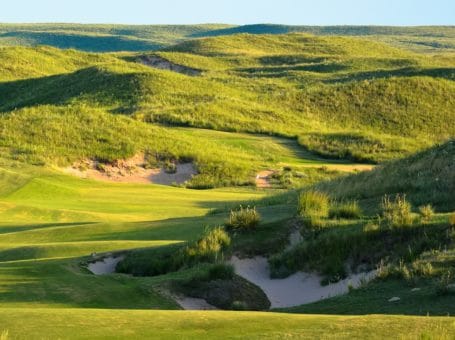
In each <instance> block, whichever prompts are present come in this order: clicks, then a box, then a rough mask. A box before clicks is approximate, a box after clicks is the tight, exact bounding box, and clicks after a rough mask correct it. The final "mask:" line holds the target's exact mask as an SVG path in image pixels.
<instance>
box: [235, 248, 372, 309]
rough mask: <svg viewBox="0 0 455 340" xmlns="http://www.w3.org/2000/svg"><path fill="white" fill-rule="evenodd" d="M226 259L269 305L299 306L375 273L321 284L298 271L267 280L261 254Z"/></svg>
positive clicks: (314, 276)
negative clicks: (256, 287)
mask: <svg viewBox="0 0 455 340" xmlns="http://www.w3.org/2000/svg"><path fill="white" fill-rule="evenodd" d="M229 262H230V263H231V264H232V265H233V266H234V268H235V271H236V273H237V274H238V275H240V276H242V277H243V278H245V279H247V280H248V281H250V282H252V283H254V284H256V285H257V286H259V287H260V288H261V289H262V290H263V291H264V293H265V294H266V295H267V297H268V299H269V300H270V302H271V304H272V306H271V308H284V307H293V306H299V305H303V304H306V303H311V302H315V301H319V300H323V299H327V298H330V297H333V296H337V295H342V294H346V293H348V292H349V287H353V288H357V287H359V286H360V285H361V284H362V283H363V282H367V281H369V280H371V279H373V278H374V277H375V275H376V271H372V272H369V273H361V274H355V275H352V276H350V277H348V278H347V279H345V280H342V281H339V282H337V283H333V284H330V285H327V286H321V284H320V282H321V279H322V278H321V277H320V276H319V275H317V274H314V273H304V272H298V273H295V274H293V275H291V276H289V277H287V278H285V279H271V278H270V269H269V264H268V261H267V259H266V258H265V257H261V256H258V257H254V258H249V259H239V258H238V257H235V256H234V257H232V259H231V260H230V261H229Z"/></svg>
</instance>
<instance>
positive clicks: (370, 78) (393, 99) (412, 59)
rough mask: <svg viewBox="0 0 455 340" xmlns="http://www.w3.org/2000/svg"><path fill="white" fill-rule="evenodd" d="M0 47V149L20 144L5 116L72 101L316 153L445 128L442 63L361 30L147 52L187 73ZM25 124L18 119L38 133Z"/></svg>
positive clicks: (389, 142)
mask: <svg viewBox="0 0 455 340" xmlns="http://www.w3.org/2000/svg"><path fill="white" fill-rule="evenodd" d="M0 51H1V52H2V53H0V59H1V61H2V63H1V65H2V66H0V68H2V69H3V70H4V72H2V74H4V75H3V82H1V83H0V97H1V98H2V100H1V101H0V111H1V112H3V115H2V118H1V120H2V122H1V123H0V124H2V125H3V126H4V129H6V126H9V127H8V131H9V132H8V133H7V134H6V135H9V136H10V137H9V138H10V139H8V141H7V142H3V145H4V146H5V147H12V146H14V145H21V144H23V141H21V140H20V138H22V137H20V134H18V133H12V132H11V131H17V130H18V129H19V127H13V126H11V125H9V124H11V123H12V122H15V121H18V120H16V119H11V118H12V117H19V116H23V117H28V118H27V119H31V117H32V115H31V114H30V112H34V113H33V115H39V112H42V111H43V110H46V111H48V112H55V111H58V112H62V113H63V112H65V110H68V112H74V111H75V109H71V108H70V107H72V106H73V107H77V108H78V109H80V110H81V111H90V109H92V108H94V109H96V110H98V111H103V112H104V113H105V114H106V116H105V117H106V119H109V118H108V117H110V116H112V117H114V116H115V115H117V114H123V115H125V116H126V117H125V118H127V117H128V118H129V119H133V120H139V121H143V122H146V123H149V124H150V125H154V124H165V125H184V126H191V127H197V128H210V129H215V130H223V131H242V132H249V133H263V134H275V135H282V136H287V137H293V138H296V137H298V140H299V142H300V144H301V145H302V146H304V147H305V148H307V149H309V150H311V151H313V152H315V153H319V154H321V155H323V156H328V157H335V158H343V159H344V158H349V159H352V160H357V161H368V162H380V161H383V160H387V159H392V158H397V157H399V156H402V155H406V154H411V153H413V152H416V151H418V150H420V149H423V148H425V147H429V146H431V145H432V144H433V143H436V142H440V141H443V140H446V139H448V138H450V137H452V136H454V135H455V124H450V122H454V121H455V113H454V107H455V83H454V80H453V79H454V73H455V71H454V70H455V68H454V65H452V64H450V63H449V64H441V63H440V62H439V61H438V60H434V59H433V58H430V57H425V56H420V55H417V54H415V53H412V52H407V51H403V50H400V49H397V48H394V47H390V46H387V45H385V44H383V43H379V42H375V41H370V40H367V39H364V38H347V37H319V36H311V35H307V34H289V35H262V36H259V35H245V34H243V35H236V36H230V37H215V38H206V39H200V40H195V41H190V42H185V43H182V44H179V45H177V46H175V47H172V48H169V49H167V51H166V52H160V53H158V54H156V55H157V56H159V57H160V58H162V59H163V60H167V61H168V62H169V63H173V64H176V65H183V66H186V67H191V68H193V69H199V70H202V74H201V75H199V76H189V75H186V74H180V73H178V72H175V71H172V70H159V69H156V68H154V67H150V66H148V65H144V64H143V62H141V60H143V59H141V58H142V57H143V56H144V55H143V54H118V55H113V54H109V55H106V54H104V55H96V54H85V53H82V52H76V51H62V50H57V49H53V48H12V49H9V48H4V49H2V50H0ZM148 55H149V54H145V56H148ZM27 61H29V62H27ZM30 61H31V62H30ZM96 110H95V111H96ZM6 122H8V124H7V125H4V124H6ZM448 123H449V124H448ZM33 124H35V122H32V121H30V122H29V124H24V125H23V126H34V128H36V129H37V130H38V131H35V132H34V133H35V134H34V136H35V137H36V140H45V139H46V138H47V137H44V136H45V132H44V131H45V130H43V129H40V127H39V126H35V125H33ZM144 126H145V125H144ZM22 128H23V127H22ZM94 129H95V130H96V127H94ZM41 131H42V132H41ZM24 133H26V134H27V131H24ZM4 140H5V139H4ZM108 140H110V139H108ZM107 143H109V142H107ZM138 144H140V143H138ZM36 150H38V149H35V151H34V152H36Z"/></svg>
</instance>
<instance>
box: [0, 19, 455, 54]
mask: <svg viewBox="0 0 455 340" xmlns="http://www.w3.org/2000/svg"><path fill="white" fill-rule="evenodd" d="M454 32H455V31H454V27H453V26H446V27H442V26H421V27H386V26H383V27H381V26H318V27H317V26H287V25H273V24H257V25H244V26H233V25H225V24H208V25H187V26H185V25H90V24H87V25H81V24H0V46H1V45H8V46H12V45H25V46H36V45H50V46H54V47H58V48H74V49H79V50H84V51H92V52H114V51H147V50H157V49H160V48H163V47H166V46H170V45H174V44H176V43H178V42H181V41H184V40H190V39H195V38H202V37H211V36H224V35H233V34H240V33H248V34H287V33H310V34H315V35H346V36H371V37H374V38H375V39H379V40H383V41H386V42H388V43H391V44H393V45H396V46H398V47H403V48H406V49H410V50H414V51H419V52H424V53H434V52H438V51H441V52H442V51H451V52H453V51H454V49H455V43H454V37H455V33H454Z"/></svg>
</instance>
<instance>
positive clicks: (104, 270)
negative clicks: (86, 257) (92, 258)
mask: <svg viewBox="0 0 455 340" xmlns="http://www.w3.org/2000/svg"><path fill="white" fill-rule="evenodd" d="M123 259H124V257H123V256H119V257H113V256H110V257H105V258H104V259H102V260H100V261H96V262H93V263H89V265H88V266H87V268H88V270H90V271H91V272H92V273H93V274H95V275H105V274H112V273H115V267H116V266H117V263H119V262H120V261H122V260H123Z"/></svg>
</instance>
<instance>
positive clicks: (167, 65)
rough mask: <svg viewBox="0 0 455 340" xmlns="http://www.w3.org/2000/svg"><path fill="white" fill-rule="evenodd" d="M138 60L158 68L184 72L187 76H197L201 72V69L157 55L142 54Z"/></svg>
mask: <svg viewBox="0 0 455 340" xmlns="http://www.w3.org/2000/svg"><path fill="white" fill-rule="evenodd" d="M139 61H140V62H141V63H142V64H144V65H147V66H150V67H154V68H157V69H160V70H168V71H173V72H177V73H182V74H186V75H187V76H198V75H200V74H201V73H202V71H201V70H198V69H195V68H191V67H188V66H184V65H179V64H175V63H173V62H171V61H169V60H167V59H165V58H163V57H160V56H158V55H149V56H142V57H140V58H139Z"/></svg>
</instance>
